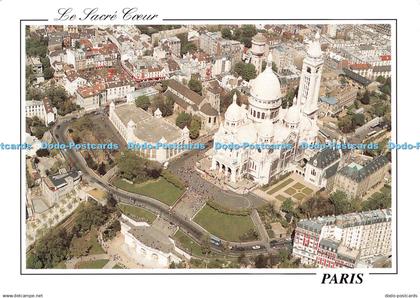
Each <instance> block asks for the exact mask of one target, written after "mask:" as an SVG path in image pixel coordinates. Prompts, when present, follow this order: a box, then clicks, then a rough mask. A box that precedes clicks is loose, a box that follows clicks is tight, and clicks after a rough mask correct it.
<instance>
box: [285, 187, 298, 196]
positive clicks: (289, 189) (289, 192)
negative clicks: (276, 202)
mask: <svg viewBox="0 0 420 298" xmlns="http://www.w3.org/2000/svg"><path fill="white" fill-rule="evenodd" d="M284 192H285V193H287V194H288V195H291V196H292V195H294V194H295V193H296V189H294V188H292V187H289V188H288V189H286V190H285V191H284Z"/></svg>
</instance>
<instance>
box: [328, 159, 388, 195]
mask: <svg viewBox="0 0 420 298" xmlns="http://www.w3.org/2000/svg"><path fill="white" fill-rule="evenodd" d="M388 168H389V162H388V159H387V158H386V157H385V156H378V157H375V158H373V159H372V160H370V161H369V162H367V163H366V164H365V165H359V164H357V163H354V162H353V163H351V164H349V165H347V166H346V167H343V168H342V169H340V170H339V171H338V172H337V175H336V177H335V181H334V189H335V190H340V191H343V192H345V193H346V194H347V196H348V197H350V198H360V197H362V196H364V195H365V194H366V193H367V192H368V191H369V190H371V189H372V188H373V187H375V186H376V185H378V184H379V183H381V182H383V181H384V177H385V174H386V172H387V171H388Z"/></svg>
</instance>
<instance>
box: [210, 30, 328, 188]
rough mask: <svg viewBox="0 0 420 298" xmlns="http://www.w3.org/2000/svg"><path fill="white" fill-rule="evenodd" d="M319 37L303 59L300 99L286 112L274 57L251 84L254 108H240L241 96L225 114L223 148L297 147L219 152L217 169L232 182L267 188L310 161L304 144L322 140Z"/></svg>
mask: <svg viewBox="0 0 420 298" xmlns="http://www.w3.org/2000/svg"><path fill="white" fill-rule="evenodd" d="M319 38H320V37H319V34H318V33H317V34H316V37H315V40H314V41H312V42H311V43H310V44H309V47H308V51H307V55H306V57H305V59H304V60H303V66H302V74H301V78H300V83H299V92H298V97H297V98H295V99H294V101H293V105H292V106H291V107H289V108H288V109H282V107H281V103H282V97H283V96H284V94H281V91H280V90H281V89H280V82H279V80H278V78H277V76H276V75H275V74H274V72H273V70H272V58H271V54H269V55H268V58H267V67H266V69H265V70H264V71H263V72H262V73H260V74H259V75H258V76H257V77H256V78H255V79H254V80H252V81H251V82H250V85H251V90H250V93H251V96H250V97H249V105H248V107H247V108H246V107H245V105H242V106H239V105H238V103H237V101H236V96H234V98H233V102H232V104H231V105H230V106H229V107H228V109H227V111H226V113H225V119H224V122H223V123H222V124H221V125H220V127H219V130H218V131H217V132H216V134H215V135H214V143H215V144H216V143H219V144H244V143H247V144H291V146H289V147H288V148H284V147H283V148H282V149H251V148H250V147H247V148H243V147H242V148H240V149H233V150H230V149H217V148H216V147H214V148H213V153H212V156H211V158H212V164H211V170H213V171H218V172H223V173H224V174H225V175H226V176H228V177H229V180H230V181H231V182H236V181H238V180H240V179H242V178H244V177H245V178H248V179H251V180H254V181H255V182H257V183H258V184H261V185H262V184H267V183H268V182H269V181H270V180H271V179H272V178H274V177H276V176H279V175H281V174H283V173H285V172H286V171H290V170H293V168H294V167H295V166H296V164H297V162H298V161H299V160H301V159H302V158H304V157H308V156H307V154H309V153H308V152H305V150H300V149H299V146H298V144H300V143H302V142H306V143H314V142H316V140H317V136H318V130H319V128H318V126H317V123H316V122H317V103H318V96H319V87H320V81H321V73H322V66H323V58H322V51H321V46H320V42H319Z"/></svg>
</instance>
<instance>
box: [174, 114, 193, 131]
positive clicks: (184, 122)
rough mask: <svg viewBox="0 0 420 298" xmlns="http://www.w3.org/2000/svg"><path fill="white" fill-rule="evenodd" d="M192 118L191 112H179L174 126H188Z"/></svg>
mask: <svg viewBox="0 0 420 298" xmlns="http://www.w3.org/2000/svg"><path fill="white" fill-rule="evenodd" d="M191 120H192V116H191V114H188V113H186V112H181V113H179V114H178V116H177V117H176V120H175V123H176V126H178V127H179V128H184V127H185V126H189V125H190V123H191Z"/></svg>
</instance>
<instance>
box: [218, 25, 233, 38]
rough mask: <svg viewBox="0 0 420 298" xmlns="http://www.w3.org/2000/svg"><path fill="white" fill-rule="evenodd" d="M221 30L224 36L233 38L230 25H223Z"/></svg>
mask: <svg viewBox="0 0 420 298" xmlns="http://www.w3.org/2000/svg"><path fill="white" fill-rule="evenodd" d="M221 32H222V37H223V38H225V39H232V31H231V30H230V29H229V28H228V27H223V28H222V31H221Z"/></svg>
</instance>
